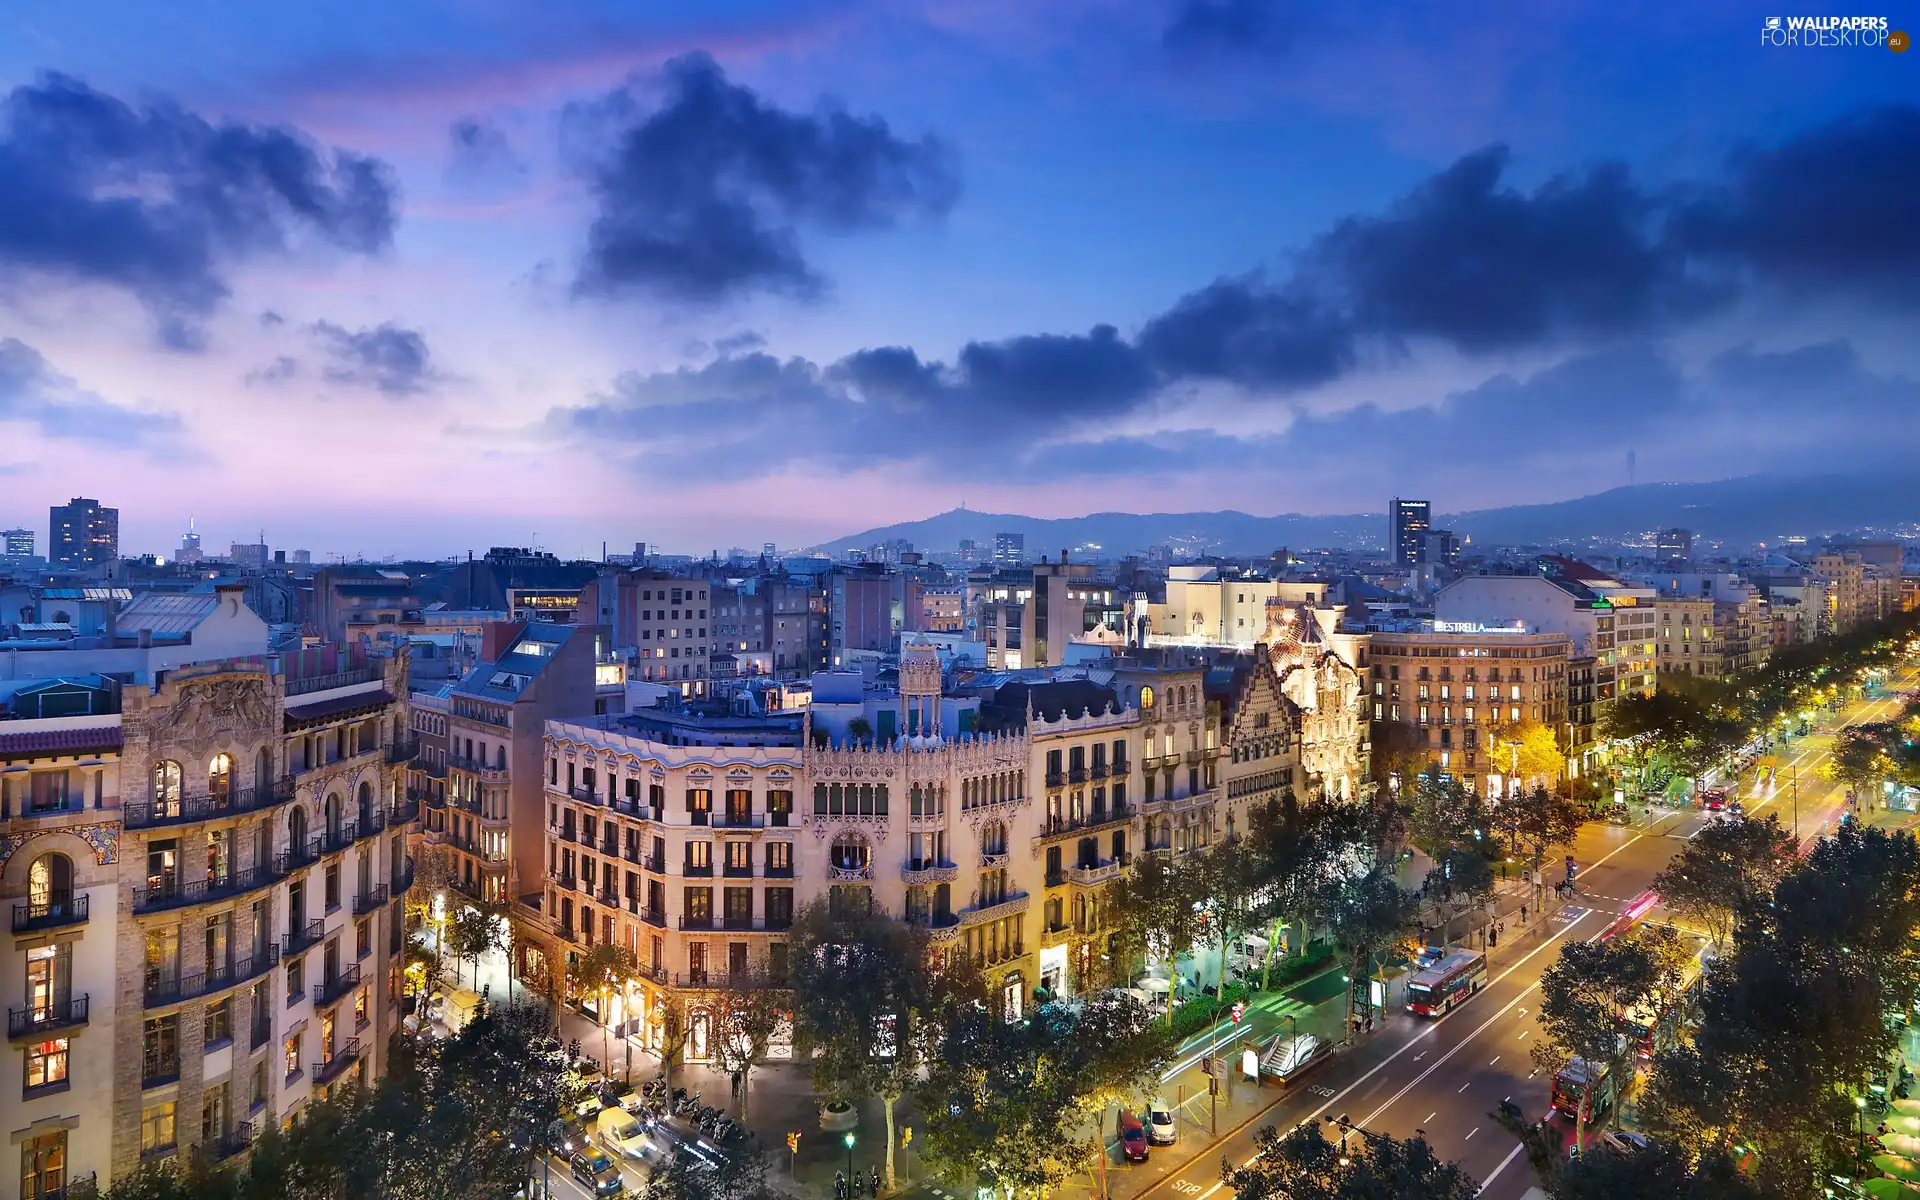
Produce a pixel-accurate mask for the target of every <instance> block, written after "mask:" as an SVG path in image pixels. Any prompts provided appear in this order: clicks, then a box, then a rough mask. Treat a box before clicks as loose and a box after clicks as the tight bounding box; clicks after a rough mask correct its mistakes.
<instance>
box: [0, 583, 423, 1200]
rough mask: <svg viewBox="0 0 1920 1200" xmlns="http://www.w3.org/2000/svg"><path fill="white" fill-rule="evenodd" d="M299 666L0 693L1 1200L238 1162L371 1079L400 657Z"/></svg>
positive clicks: (101, 678)
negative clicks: (147, 1165) (1, 911)
mask: <svg viewBox="0 0 1920 1200" xmlns="http://www.w3.org/2000/svg"><path fill="white" fill-rule="evenodd" d="M208 599H209V601H210V602H212V598H211V597H209V598H208ZM226 599H227V598H226V596H225V593H224V592H223V593H221V597H220V599H219V600H218V601H217V603H219V604H223V605H224V604H225V603H226ZM262 632H263V633H264V627H262ZM151 633H152V631H151V630H149V631H148V632H147V635H146V636H143V637H142V639H141V641H142V644H141V645H140V646H138V647H129V649H146V648H147V646H148V644H150V638H151ZM163 636H164V635H163ZM183 636H190V635H183ZM112 649H113V648H112V647H108V648H107V650H108V651H111V650H112ZM262 649H264V637H263V638H262ZM62 653H67V652H62ZM72 653H84V652H79V651H75V652H72ZM100 653H102V651H95V657H96V661H97V660H98V655H99V654H100ZM41 665H43V666H44V665H46V663H44V662H43V663H42V664H41ZM307 665H309V664H302V663H300V662H298V661H293V660H288V661H284V662H283V661H280V660H278V659H277V658H275V657H272V656H267V655H264V654H259V655H255V656H253V657H250V658H246V659H221V660H216V661H211V662H204V663H193V664H189V665H181V666H175V667H173V668H171V669H166V670H161V671H152V672H144V673H143V672H140V671H138V670H130V671H128V672H126V673H127V674H130V675H134V676H136V678H135V680H133V681H128V682H120V681H118V680H116V679H115V678H114V677H113V676H111V675H105V674H94V675H90V676H86V677H83V678H78V679H72V680H68V679H44V678H43V679H40V680H35V681H32V682H30V683H14V684H10V685H6V686H5V687H4V688H3V689H0V698H3V699H4V701H5V707H4V710H3V711H0V815H3V816H4V820H5V826H6V838H5V840H4V842H0V881H4V887H5V889H6V893H7V903H8V907H9V908H10V910H11V918H12V932H13V946H12V948H11V950H10V952H9V953H8V954H7V956H6V959H5V962H4V964H3V965H0V989H4V990H5V992H6V994H7V995H8V997H9V1001H8V1030H7V1032H8V1041H9V1045H10V1048H11V1049H12V1051H13V1052H14V1054H15V1055H16V1056H17V1061H18V1062H19V1074H18V1075H17V1077H16V1080H17V1082H16V1083H15V1084H10V1085H7V1086H9V1087H15V1086H17V1087H18V1088H19V1092H18V1095H17V1097H15V1096H14V1095H12V1094H9V1095H8V1098H7V1102H6V1104H5V1106H4V1112H5V1114H6V1119H5V1125H6V1127H7V1131H8V1133H9V1135H10V1137H11V1140H12V1144H13V1145H14V1146H15V1147H17V1148H18V1150H19V1154H20V1170H19V1172H18V1173H13V1172H7V1173H6V1175H5V1176H4V1177H0V1178H4V1182H0V1197H5V1198H9V1200H10V1198H12V1197H16V1196H18V1197H39V1196H46V1195H64V1192H63V1191H62V1190H61V1189H63V1188H64V1187H66V1186H67V1184H69V1183H71V1182H73V1181H75V1180H77V1179H81V1178H85V1177H87V1176H92V1177H93V1178H94V1179H95V1181H96V1182H97V1183H98V1184H99V1185H100V1186H101V1187H102V1188H104V1187H105V1186H107V1184H108V1183H109V1182H110V1181H111V1180H112V1179H113V1178H115V1177H117V1176H119V1175H122V1174H124V1173H126V1172H128V1171H130V1170H132V1169H133V1168H134V1167H135V1166H136V1165H137V1164H139V1163H141V1162H145V1161H150V1160H153V1159H157V1158H165V1157H169V1156H173V1155H179V1154H186V1153H196V1154H201V1155H205V1156H209V1157H212V1158H214V1159H220V1158H225V1157H229V1156H231V1155H234V1154H237V1153H241V1152H243V1151H244V1150H245V1148H246V1147H247V1145H248V1143H249V1142H250V1140H251V1138H252V1136H253V1133H254V1132H255V1131H256V1130H258V1129H260V1128H262V1127H263V1125H264V1123H265V1122H268V1121H282V1122H284V1121H286V1120H288V1119H289V1118H290V1117H291V1116H292V1115H293V1114H294V1113H296V1112H297V1111H298V1110H299V1109H300V1107H301V1106H302V1105H303V1104H305V1103H306V1102H307V1101H308V1100H309V1099H310V1098H313V1097H316V1096H322V1095H325V1094H326V1093H327V1092H329V1091H330V1090H331V1089H333V1088H334V1087H337V1086H339V1085H340V1083H341V1082H342V1081H345V1080H369V1079H372V1078H373V1077H374V1076H375V1075H377V1074H378V1073H379V1072H380V1070H381V1069H382V1067H383V1065H384V1058H385V1053H386V1044H387V1040H388V1037H389V1035H390V1034H391V1033H392V1031H393V1029H394V1027H395V1022H396V1020H397V1009H396V1003H397V998H398V995H399V990H400V984H399V968H400V962H401V953H400V951H401V937H402V935H401V898H402V896H403V894H404V893H405V891H406V889H407V887H408V886H409V885H410V883H411V880H412V864H411V862H410V860H409V859H408V858H407V856H406V852H405V847H404V827H405V825H406V823H407V822H408V821H410V820H411V819H412V817H413V813H414V810H413V808H412V807H411V806H410V805H409V803H408V801H407V800H406V798H405V793H404V791H403V789H402V786H401V785H402V772H403V771H404V769H405V768H404V762H405V760H406V758H407V757H408V756H409V755H410V753H411V741H410V739H409V738H408V737H407V712H406V699H405V697H406V694H407V693H406V682H405V681H406V660H405V657H404V655H402V656H400V657H397V658H391V659H372V660H368V661H365V662H361V663H349V664H347V666H346V669H344V670H343V669H340V664H339V663H338V662H337V661H333V660H329V661H326V662H324V663H320V664H318V665H320V666H324V667H326V668H327V669H326V670H324V671H318V670H306V669H304V668H305V667H306V666H307ZM143 675H144V677H141V676H143ZM16 1001H18V1002H17V1003H16Z"/></svg>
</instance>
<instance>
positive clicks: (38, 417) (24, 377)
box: [0, 338, 180, 448]
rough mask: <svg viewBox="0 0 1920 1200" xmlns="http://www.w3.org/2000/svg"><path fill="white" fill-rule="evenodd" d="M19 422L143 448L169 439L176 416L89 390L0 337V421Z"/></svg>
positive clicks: (177, 422) (24, 347)
mask: <svg viewBox="0 0 1920 1200" xmlns="http://www.w3.org/2000/svg"><path fill="white" fill-rule="evenodd" d="M5 421H20V422H24V423H26V424H29V425H32V426H34V427H35V428H37V429H39V431H40V432H41V433H43V434H45V435H46V436H48V437H56V438H68V439H71V440H74V441H83V442H95V443H98V444H100V445H103V446H119V447H123V448H126V447H141V446H153V445H157V444H162V443H171V442H172V441H173V439H174V437H175V435H177V434H178V433H179V432H180V418H179V416H178V415H176V414H174V413H170V412H157V411H153V410H150V409H137V408H127V407H125V406H123V405H118V404H114V403H113V402H111V401H109V400H106V399H104V398H103V397H101V396H100V395H99V393H97V392H91V391H87V390H86V389H84V388H82V387H80V386H79V385H78V384H76V383H75V382H74V381H73V380H72V379H70V378H68V377H67V376H65V375H62V374H60V373H59V372H57V371H55V370H54V369H53V368H52V367H51V366H50V365H49V364H48V363H47V360H46V358H45V357H43V356H42V355H41V353H40V352H39V351H38V350H35V349H34V348H33V347H32V346H29V345H27V344H26V343H25V342H22V341H19V340H18V339H16V338H0V422H5Z"/></svg>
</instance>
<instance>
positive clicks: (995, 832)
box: [980, 821, 1007, 854]
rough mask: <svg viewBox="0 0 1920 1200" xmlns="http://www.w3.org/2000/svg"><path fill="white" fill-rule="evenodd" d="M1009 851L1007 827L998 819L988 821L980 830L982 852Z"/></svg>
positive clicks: (997, 852) (998, 852)
mask: <svg viewBox="0 0 1920 1200" xmlns="http://www.w3.org/2000/svg"><path fill="white" fill-rule="evenodd" d="M1006 852H1007V827H1006V826H1005V825H1002V824H1001V823H1000V822H998V821H988V822H987V823H986V825H984V826H983V827H982V828H981V830H980V853H982V854H1005V853H1006Z"/></svg>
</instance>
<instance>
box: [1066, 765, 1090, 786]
mask: <svg viewBox="0 0 1920 1200" xmlns="http://www.w3.org/2000/svg"><path fill="white" fill-rule="evenodd" d="M1086 781H1087V769H1086V768H1085V767H1070V768H1068V769H1067V782H1068V783H1085V782H1086Z"/></svg>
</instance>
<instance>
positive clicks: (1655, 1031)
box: [1620, 939, 1712, 1062]
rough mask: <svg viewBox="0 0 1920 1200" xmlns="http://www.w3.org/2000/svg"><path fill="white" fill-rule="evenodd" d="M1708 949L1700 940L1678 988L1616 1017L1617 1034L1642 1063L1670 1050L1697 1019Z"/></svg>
mask: <svg viewBox="0 0 1920 1200" xmlns="http://www.w3.org/2000/svg"><path fill="white" fill-rule="evenodd" d="M1711 958H1712V948H1711V947H1710V946H1708V945H1707V944H1706V943H1705V941H1704V939H1703V940H1702V942H1701V945H1700V946H1699V948H1698V949H1696V950H1695V951H1694V952H1693V954H1692V955H1691V956H1690V957H1689V958H1688V959H1687V962H1686V966H1685V967H1683V968H1682V974H1681V976H1680V987H1679V989H1678V990H1677V991H1676V992H1675V993H1674V994H1673V996H1672V997H1670V998H1668V999H1666V1000H1665V1001H1663V1002H1661V1003H1657V1004H1655V1003H1648V1004H1636V1005H1634V1006H1633V1007H1632V1008H1630V1009H1628V1010H1627V1011H1626V1012H1624V1013H1622V1014H1620V1033H1621V1035H1622V1036H1624V1037H1625V1038H1626V1039H1627V1044H1628V1045H1629V1046H1631V1047H1632V1048H1633V1053H1634V1056H1635V1057H1636V1058H1637V1059H1639V1060H1640V1061H1642V1062H1646V1061H1650V1060H1651V1059H1652V1058H1653V1057H1654V1056H1655V1055H1657V1054H1660V1053H1661V1052H1663V1051H1666V1050H1670V1049H1672V1048H1673V1046H1674V1044H1675V1043H1677V1042H1678V1041H1679V1040H1680V1034H1681V1031H1682V1030H1684V1029H1686V1028H1687V1027H1688V1026H1689V1025H1691V1024H1693V1022H1694V1021H1695V1020H1696V1019H1698V1017H1699V1009H1700V992H1701V981H1702V980H1703V979H1704V978H1705V977H1706V968H1707V963H1708V962H1709V961H1711Z"/></svg>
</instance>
